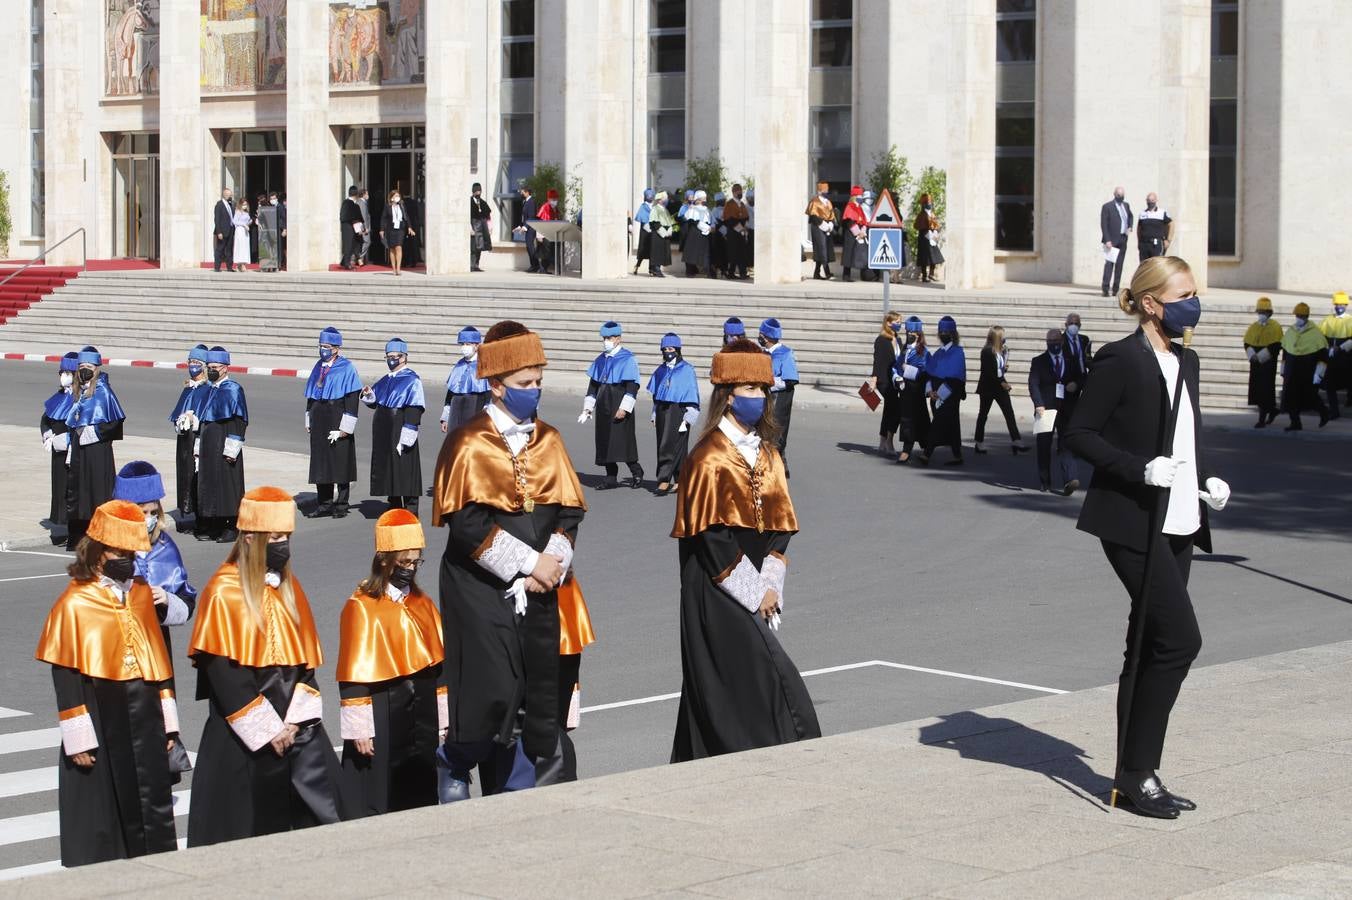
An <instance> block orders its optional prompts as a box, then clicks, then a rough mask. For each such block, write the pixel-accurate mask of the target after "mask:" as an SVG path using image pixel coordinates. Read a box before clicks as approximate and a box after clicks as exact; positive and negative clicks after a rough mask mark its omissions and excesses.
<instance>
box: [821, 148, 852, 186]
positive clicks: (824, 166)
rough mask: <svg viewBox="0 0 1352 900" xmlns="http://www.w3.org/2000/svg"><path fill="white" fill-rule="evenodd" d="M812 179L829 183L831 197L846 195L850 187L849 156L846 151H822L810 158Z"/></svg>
mask: <svg viewBox="0 0 1352 900" xmlns="http://www.w3.org/2000/svg"><path fill="white" fill-rule="evenodd" d="M812 171H813V172H814V173H815V174H814V177H813V179H812V180H813V181H814V182H816V181H825V182H827V183H829V184H830V189H829V190H830V193H831V195H832V196H833V197H835V196H837V195H840V196H842V197H843V196H848V192H849V188H850V156H849V154H848V153H845V154H841V153H824V154H821V155H819V156H817V157H816V158H815V159H813V160H812Z"/></svg>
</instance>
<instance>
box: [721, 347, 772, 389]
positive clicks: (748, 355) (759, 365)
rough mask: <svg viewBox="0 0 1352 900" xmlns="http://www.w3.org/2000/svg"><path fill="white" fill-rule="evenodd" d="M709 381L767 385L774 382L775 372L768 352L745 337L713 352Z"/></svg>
mask: <svg viewBox="0 0 1352 900" xmlns="http://www.w3.org/2000/svg"><path fill="white" fill-rule="evenodd" d="M709 381H710V382H711V383H713V384H760V385H764V386H765V387H769V386H770V385H772V384H774V382H775V374H774V370H773V368H772V367H771V365H770V355H769V354H768V353H766V352H765V351H764V350H762V349H761V348H760V347H757V346H756V345H755V344H753V343H751V341H748V340H747V339H746V338H738V339H737V340H735V341H733V342H732V343H730V344H728V345H727V346H726V347H724V348H723V349H722V350H719V351H718V352H717V353H715V354H714V363H713V367H712V368H711V369H710V371H709Z"/></svg>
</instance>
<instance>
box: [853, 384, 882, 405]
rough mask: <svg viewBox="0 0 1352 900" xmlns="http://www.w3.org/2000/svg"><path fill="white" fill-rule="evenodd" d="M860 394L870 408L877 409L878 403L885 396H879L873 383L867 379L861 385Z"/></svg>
mask: <svg viewBox="0 0 1352 900" xmlns="http://www.w3.org/2000/svg"><path fill="white" fill-rule="evenodd" d="M859 396H860V397H863V398H864V402H865V403H867V404H868V408H869V409H877V408H878V404H879V403H882V402H883V398H882V397H879V396H878V392H877V391H875V390H874V389H873V385H871V384H869V383H868V382H867V381H865V382H864V383H863V384H861V385H859Z"/></svg>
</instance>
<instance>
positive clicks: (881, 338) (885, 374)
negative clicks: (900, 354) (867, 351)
mask: <svg viewBox="0 0 1352 900" xmlns="http://www.w3.org/2000/svg"><path fill="white" fill-rule="evenodd" d="M896 361H897V351H896V347H895V345H894V344H893V343H892V339H891V338H889V337H887V336H886V335H883V334H880V335H878V336H877V337H875V338H874V339H873V377H874V378H876V379H877V380H878V393H880V394H885V393H887V392H888V391H890V390H891V389H892V372H893V368H892V367H893V365H894V364H895V363H896Z"/></svg>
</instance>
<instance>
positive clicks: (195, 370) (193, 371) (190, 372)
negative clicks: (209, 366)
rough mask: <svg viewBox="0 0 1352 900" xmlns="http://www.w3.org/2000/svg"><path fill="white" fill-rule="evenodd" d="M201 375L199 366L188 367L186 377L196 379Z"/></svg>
mask: <svg viewBox="0 0 1352 900" xmlns="http://www.w3.org/2000/svg"><path fill="white" fill-rule="evenodd" d="M201 374H202V367H201V366H193V365H189V366H188V375H190V376H191V377H193V378H196V377H197V376H199V375H201Z"/></svg>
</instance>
